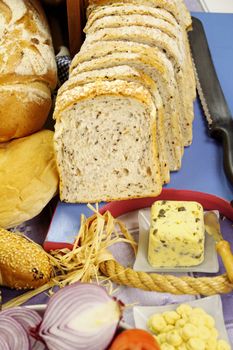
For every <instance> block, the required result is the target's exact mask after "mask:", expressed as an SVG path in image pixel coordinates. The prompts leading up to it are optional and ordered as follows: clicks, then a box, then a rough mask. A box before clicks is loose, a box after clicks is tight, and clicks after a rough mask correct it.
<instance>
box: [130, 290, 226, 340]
mask: <svg viewBox="0 0 233 350" xmlns="http://www.w3.org/2000/svg"><path fill="white" fill-rule="evenodd" d="M185 304H189V305H191V306H193V307H201V308H202V309H204V310H205V311H206V312H207V313H208V314H209V315H211V316H212V317H213V318H214V319H215V327H216V329H217V330H218V333H219V339H224V340H226V341H227V342H228V343H230V342H229V338H228V334H227V331H226V327H225V323H224V318H223V310H222V301H221V298H220V296H219V295H214V296H211V297H206V298H202V299H197V300H193V301H188V302H185ZM178 305H179V304H168V305H163V306H135V307H134V308H133V315H134V321H135V326H136V327H137V328H140V329H145V330H147V331H148V328H147V326H146V324H147V320H148V318H149V317H150V316H152V315H153V314H158V313H162V312H164V311H171V310H175V309H176V308H177V307H178Z"/></svg>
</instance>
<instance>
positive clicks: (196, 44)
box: [188, 17, 233, 184]
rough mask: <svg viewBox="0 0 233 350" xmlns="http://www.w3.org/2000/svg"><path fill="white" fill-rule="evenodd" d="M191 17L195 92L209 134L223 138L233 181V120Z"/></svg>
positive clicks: (200, 30) (201, 34) (196, 21)
mask: <svg viewBox="0 0 233 350" xmlns="http://www.w3.org/2000/svg"><path fill="white" fill-rule="evenodd" d="M192 20H193V30H192V31H190V32H189V34H188V35H189V42H190V47H191V53H192V57H193V61H194V70H195V73H196V80H197V91H198V95H199V98H200V101H201V105H202V108H203V111H204V115H205V117H206V119H207V123H208V128H209V133H210V136H211V137H214V138H217V139H219V140H221V141H222V144H223V163H224V170H225V173H226V175H227V177H228V179H229V181H230V182H231V184H233V119H232V116H231V112H230V110H229V108H228V105H227V102H226V99H225V97H224V93H223V90H222V88H221V85H220V82H219V80H218V76H217V73H216V70H215V67H214V63H213V60H212V57H211V53H210V49H209V46H208V41H207V38H206V35H205V31H204V28H203V25H202V23H201V21H200V20H199V19H197V18H195V17H192Z"/></svg>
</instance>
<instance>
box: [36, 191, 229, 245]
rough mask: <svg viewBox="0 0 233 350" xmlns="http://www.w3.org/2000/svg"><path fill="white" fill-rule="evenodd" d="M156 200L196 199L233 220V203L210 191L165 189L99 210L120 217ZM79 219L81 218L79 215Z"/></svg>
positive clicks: (108, 204) (204, 206)
mask: <svg viewBox="0 0 233 350" xmlns="http://www.w3.org/2000/svg"><path fill="white" fill-rule="evenodd" d="M156 200H177V201H179V200H180V201H196V202H198V203H200V204H201V205H202V206H203V208H204V209H205V210H214V209H215V210H218V211H219V212H220V213H221V214H222V215H224V216H225V217H227V218H228V219H230V220H232V221H233V207H232V206H231V203H230V202H228V201H226V200H225V199H223V198H220V197H217V196H215V195H212V194H208V193H203V192H197V191H189V190H176V189H163V191H162V193H161V194H160V195H159V196H158V197H150V198H137V199H130V200H122V201H114V202H110V203H107V204H106V205H104V206H103V207H101V208H100V209H99V211H100V213H101V214H103V213H105V211H107V210H109V211H110V213H111V214H112V215H113V216H114V217H118V216H121V215H123V214H126V213H128V212H131V211H134V210H138V209H142V208H148V207H150V206H151V205H152V204H153V203H154V202H155V201H156ZM77 205H78V204H77ZM77 220H79V218H78V217H77ZM43 246H44V249H45V250H47V251H49V250H53V249H61V248H70V249H71V248H72V244H70V243H67V242H50V241H45V243H44V245H43Z"/></svg>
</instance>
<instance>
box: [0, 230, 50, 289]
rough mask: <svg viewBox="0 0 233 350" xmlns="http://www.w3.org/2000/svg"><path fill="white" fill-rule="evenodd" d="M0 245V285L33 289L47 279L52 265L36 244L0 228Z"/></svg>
mask: <svg viewBox="0 0 233 350" xmlns="http://www.w3.org/2000/svg"><path fill="white" fill-rule="evenodd" d="M0 246H1V249H0V286H7V287H10V288H15V289H33V288H37V287H39V286H41V285H43V284H45V283H46V282H48V281H49V279H50V277H51V275H52V266H51V264H50V261H49V258H48V256H47V254H46V253H45V251H43V249H42V248H41V247H40V246H39V245H38V244H36V243H34V242H32V241H29V240H28V239H27V238H25V237H23V236H20V235H19V234H16V233H13V232H9V231H7V230H4V229H1V228H0Z"/></svg>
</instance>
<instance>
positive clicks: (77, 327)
mask: <svg viewBox="0 0 233 350" xmlns="http://www.w3.org/2000/svg"><path fill="white" fill-rule="evenodd" d="M121 313H122V304H121V303H120V302H118V301H116V300H115V299H114V298H112V297H111V296H109V295H108V293H107V292H106V290H105V289H104V288H103V287H100V286H98V285H96V284H90V283H75V284H73V285H71V286H68V287H65V288H63V289H61V290H59V291H58V292H57V293H56V294H54V295H53V297H52V298H51V299H50V301H49V303H48V306H47V309H46V311H45V314H44V318H43V321H42V323H41V325H40V331H39V335H40V336H41V338H42V339H43V340H44V341H45V343H46V345H47V346H48V348H49V349H50V350H58V349H59V350H70V349H76V350H84V349H85V350H105V349H107V346H108V345H109V344H110V342H111V340H112V338H113V336H114V334H115V332H116V329H117V326H118V323H119V321H120V318H121Z"/></svg>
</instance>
